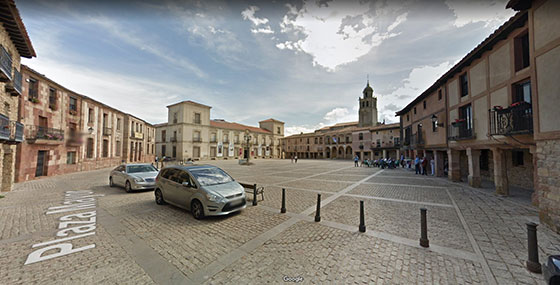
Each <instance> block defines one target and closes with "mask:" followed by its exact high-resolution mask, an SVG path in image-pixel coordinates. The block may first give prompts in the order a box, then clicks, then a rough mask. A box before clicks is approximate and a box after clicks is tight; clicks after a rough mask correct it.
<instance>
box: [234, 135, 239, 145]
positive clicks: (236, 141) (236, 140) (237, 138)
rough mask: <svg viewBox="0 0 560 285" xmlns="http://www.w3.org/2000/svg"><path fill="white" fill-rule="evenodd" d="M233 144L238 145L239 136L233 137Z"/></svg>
mask: <svg viewBox="0 0 560 285" xmlns="http://www.w3.org/2000/svg"><path fill="white" fill-rule="evenodd" d="M234 142H235V143H239V135H235V137H234Z"/></svg>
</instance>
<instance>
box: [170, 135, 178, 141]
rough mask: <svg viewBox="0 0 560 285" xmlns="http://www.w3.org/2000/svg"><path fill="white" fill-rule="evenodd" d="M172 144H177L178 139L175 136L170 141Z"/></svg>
mask: <svg viewBox="0 0 560 285" xmlns="http://www.w3.org/2000/svg"><path fill="white" fill-rule="evenodd" d="M169 141H170V142H177V137H176V136H173V137H171V138H170V139H169Z"/></svg>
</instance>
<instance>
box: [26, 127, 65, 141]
mask: <svg viewBox="0 0 560 285" xmlns="http://www.w3.org/2000/svg"><path fill="white" fill-rule="evenodd" d="M27 139H28V140H32V141H34V140H53V141H62V140H64V130H60V129H54V128H47V127H41V126H29V134H28V135H27Z"/></svg>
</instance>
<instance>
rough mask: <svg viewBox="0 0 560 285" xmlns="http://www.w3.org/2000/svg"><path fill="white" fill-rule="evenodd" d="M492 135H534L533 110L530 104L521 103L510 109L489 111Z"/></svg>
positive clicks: (497, 108) (496, 108)
mask: <svg viewBox="0 0 560 285" xmlns="http://www.w3.org/2000/svg"><path fill="white" fill-rule="evenodd" d="M489 113H490V135H519V134H532V133H533V108H532V107H531V104H530V103H527V102H519V103H515V104H514V105H512V106H510V107H509V108H505V109H502V108H499V107H495V108H494V109H491V110H489Z"/></svg>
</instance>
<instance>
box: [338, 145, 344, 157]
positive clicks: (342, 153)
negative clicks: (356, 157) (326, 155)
mask: <svg viewBox="0 0 560 285" xmlns="http://www.w3.org/2000/svg"><path fill="white" fill-rule="evenodd" d="M337 157H338V158H344V148H343V147H342V146H339V147H338V155H337Z"/></svg>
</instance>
